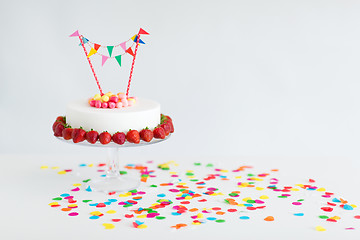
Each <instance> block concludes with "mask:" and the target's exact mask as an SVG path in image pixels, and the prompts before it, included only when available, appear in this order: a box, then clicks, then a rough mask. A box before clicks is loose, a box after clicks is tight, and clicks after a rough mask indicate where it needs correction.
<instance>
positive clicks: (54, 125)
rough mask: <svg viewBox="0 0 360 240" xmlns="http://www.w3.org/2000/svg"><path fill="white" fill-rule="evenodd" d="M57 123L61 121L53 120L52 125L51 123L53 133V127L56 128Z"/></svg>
mask: <svg viewBox="0 0 360 240" xmlns="http://www.w3.org/2000/svg"><path fill="white" fill-rule="evenodd" d="M59 123H61V122H60V121H55V122H54V123H53V125H52V130H53V132H54V133H55V128H56V126H57V125H58V124H59Z"/></svg>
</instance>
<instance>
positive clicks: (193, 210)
mask: <svg viewBox="0 0 360 240" xmlns="http://www.w3.org/2000/svg"><path fill="white" fill-rule="evenodd" d="M198 210H199V209H197V208H192V209H190V210H189V211H190V212H196V211H198Z"/></svg>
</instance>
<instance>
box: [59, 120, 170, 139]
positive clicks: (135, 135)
mask: <svg viewBox="0 0 360 240" xmlns="http://www.w3.org/2000/svg"><path fill="white" fill-rule="evenodd" d="M52 129H53V132H54V136H56V137H63V138H64V139H65V140H71V139H72V141H73V142H74V143H79V142H83V141H85V140H86V141H88V142H89V143H91V144H95V143H96V142H97V141H99V142H100V143H101V144H104V145H105V144H108V143H110V142H111V141H113V142H114V143H117V144H120V145H122V144H124V143H125V141H128V142H130V143H135V144H138V143H140V140H143V141H145V142H150V141H151V140H152V139H153V138H158V139H164V138H165V137H166V136H168V135H169V134H170V133H173V132H174V125H173V122H172V119H171V118H170V117H169V116H165V115H163V114H161V121H160V124H159V125H158V126H157V127H156V128H155V129H154V130H150V129H148V128H144V129H142V130H141V131H140V132H139V131H137V130H129V131H128V132H127V133H123V132H116V133H114V134H113V135H111V134H110V133H108V132H106V131H105V132H102V133H100V134H99V133H98V132H97V131H94V130H92V129H91V131H88V132H86V131H85V130H84V129H82V128H81V127H80V128H71V126H69V125H68V124H66V117H64V116H59V117H57V118H56V120H55V122H54V124H53V126H52Z"/></svg>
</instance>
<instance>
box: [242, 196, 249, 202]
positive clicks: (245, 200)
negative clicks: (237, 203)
mask: <svg viewBox="0 0 360 240" xmlns="http://www.w3.org/2000/svg"><path fill="white" fill-rule="evenodd" d="M247 200H251V197H247V198H244V199H243V201H244V202H247Z"/></svg>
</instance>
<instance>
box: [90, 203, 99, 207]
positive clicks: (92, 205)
mask: <svg viewBox="0 0 360 240" xmlns="http://www.w3.org/2000/svg"><path fill="white" fill-rule="evenodd" d="M97 205H98V204H97V203H89V206H91V207H95V206H97Z"/></svg>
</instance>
